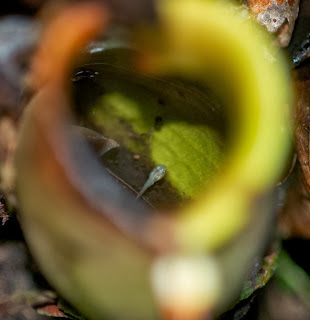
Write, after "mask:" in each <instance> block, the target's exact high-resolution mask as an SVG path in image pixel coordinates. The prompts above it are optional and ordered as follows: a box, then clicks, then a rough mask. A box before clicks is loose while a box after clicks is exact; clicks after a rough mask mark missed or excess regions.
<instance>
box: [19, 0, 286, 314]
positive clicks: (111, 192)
mask: <svg viewBox="0 0 310 320" xmlns="http://www.w3.org/2000/svg"><path fill="white" fill-rule="evenodd" d="M157 5H158V6H157V13H158V22H157V25H154V24H153V25H150V26H149V27H146V26H144V27H143V28H141V26H139V28H138V27H137V28H133V29H132V31H131V32H132V34H133V35H134V38H135V41H134V46H135V47H137V48H138V49H139V50H138V51H139V55H138V56H137V57H136V62H135V63H136V68H137V70H138V71H137V72H139V73H140V74H143V75H147V76H150V77H159V78H160V77H169V76H170V75H179V76H181V77H183V78H187V79H189V80H190V81H191V80H193V79H195V81H199V82H201V83H203V84H204V85H205V86H207V87H208V88H211V89H212V91H213V92H215V93H216V95H217V96H219V97H220V99H221V101H223V102H224V106H225V112H226V115H228V117H227V118H228V127H229V131H228V144H227V145H228V147H229V150H228V152H227V155H225V161H224V164H223V167H222V169H221V172H220V173H218V174H217V176H216V179H215V180H213V181H212V185H211V186H210V185H209V186H208V187H207V188H205V190H204V191H202V192H201V193H200V194H199V196H198V197H197V200H195V201H193V202H191V203H190V204H189V205H185V206H184V207H183V208H181V209H180V208H179V209H177V210H176V211H177V212H174V214H173V215H165V214H164V213H163V212H160V211H159V212H156V214H155V213H154V210H153V209H152V208H150V206H148V205H146V204H145V203H144V202H143V201H137V200H136V199H135V197H133V195H132V192H131V191H130V190H128V188H127V189H124V187H123V186H122V185H120V184H119V183H116V182H115V178H114V177H113V176H111V175H110V174H109V173H108V172H107V171H106V170H105V169H104V168H103V167H102V164H101V163H100V162H99V160H98V158H97V157H95V155H94V153H93V152H92V151H91V150H90V148H89V146H88V145H87V144H86V143H85V142H84V141H81V138H80V137H78V135H75V134H71V131H70V130H68V123H74V120H73V116H72V114H71V111H70V110H71V108H70V107H69V106H70V104H71V101H70V98H69V97H70V95H69V92H70V87H71V82H70V77H71V74H72V70H73V68H74V67H75V66H76V64H77V63H76V61H77V59H76V57H77V56H78V55H79V53H80V52H81V50H82V48H84V47H85V45H86V44H87V42H89V41H90V40H91V39H93V38H94V37H95V36H96V34H98V32H99V31H102V30H103V28H105V27H106V26H107V25H108V11H107V9H106V8H104V7H103V6H101V5H98V4H95V3H88V4H85V3H82V4H75V5H72V6H70V7H69V8H67V9H64V10H62V12H60V14H58V16H56V17H55V18H54V19H53V20H52V22H51V23H50V24H49V25H48V26H47V27H46V29H45V31H44V33H43V36H42V41H41V43H40V46H39V48H38V50H37V53H36V54H35V57H34V60H33V68H32V72H31V74H30V83H31V86H32V89H33V91H34V94H33V96H32V98H31V99H30V102H29V104H28V106H27V108H26V111H25V115H24V119H23V124H22V126H21V129H20V137H19V145H18V150H17V155H16V166H17V189H18V197H19V203H20V207H21V214H20V220H21V223H22V227H23V231H24V233H25V237H26V239H27V241H28V243H29V246H30V248H31V250H32V252H33V254H34V256H35V257H36V259H37V260H38V262H39V264H40V267H41V268H42V270H43V272H44V273H45V275H46V276H47V278H48V279H49V281H50V282H51V283H52V284H53V285H55V287H56V288H57V289H58V290H60V291H61V293H62V294H63V295H64V296H65V297H66V298H67V299H68V300H69V301H70V302H72V303H73V304H75V305H76V306H78V308H81V310H82V311H83V312H85V313H86V314H87V315H89V316H90V317H91V318H92V319H99V318H100V317H102V316H103V315H104V314H105V312H107V313H108V314H118V315H122V314H123V315H124V314H125V315H127V314H132V315H135V314H137V313H139V316H140V317H141V319H146V318H148V319H153V318H156V317H157V311H156V310H157V309H156V307H155V303H154V300H155V299H154V298H153V295H152V289H151V286H152V284H151V280H150V275H149V273H150V269H152V265H153V262H154V261H155V264H154V266H155V267H153V269H152V270H153V271H152V274H153V281H155V282H154V288H155V289H154V290H155V291H156V290H157V289H156V288H159V289H158V290H159V291H158V292H155V295H156V299H158V301H159V304H160V306H161V307H162V308H164V309H165V310H166V311H167V310H168V311H169V312H168V313H169V314H170V315H171V312H172V313H174V312H176V311H175V310H176V309H178V308H179V309H180V310H182V312H185V313H186V312H188V319H196V318H195V316H194V314H195V313H197V314H199V315H200V316H201V314H203V313H204V312H205V311H206V310H207V309H210V310H211V309H215V310H216V309H217V308H218V306H219V305H221V306H223V305H225V306H227V304H228V303H231V301H232V300H233V299H234V298H235V297H233V295H236V294H237V293H236V292H237V291H238V288H239V287H240V282H241V278H242V276H243V275H244V274H245V272H246V271H247V269H248V267H247V265H246V263H245V261H249V259H250V257H252V256H253V254H256V253H257V252H258V251H259V250H260V249H261V248H262V245H263V244H262V243H261V241H259V240H258V239H260V237H259V235H262V234H264V233H266V232H268V224H269V223H270V219H271V217H270V216H269V213H270V212H271V210H270V208H269V207H268V204H266V203H265V202H263V204H262V205H261V206H260V208H261V210H262V211H264V212H260V211H261V210H258V209H257V206H256V205H257V199H259V198H264V197H265V196H266V195H267V194H268V193H269V192H270V191H271V190H272V188H273V186H274V185H275V183H276V182H277V179H278V178H279V175H280V173H281V170H282V168H283V167H284V165H285V160H286V157H287V155H288V152H289V148H290V142H289V141H290V137H289V131H288V123H287V112H289V111H290V110H289V109H290V105H291V99H292V97H291V87H290V83H289V74H288V70H287V67H286V62H285V58H284V57H283V56H282V54H281V52H279V51H277V50H276V49H275V48H274V47H272V45H271V43H272V41H271V40H270V39H269V36H268V35H267V34H266V33H265V32H264V31H263V30H262V29H261V28H260V27H259V26H258V25H256V24H255V23H254V22H253V21H252V20H251V19H249V18H248V19H245V18H244V17H243V18H242V17H241V15H240V14H239V13H238V10H236V8H235V7H233V6H231V5H228V4H225V5H224V4H223V3H222V2H220V1H204V2H202V1H189V0H170V1H158V2H157ZM67 21H70V24H68V23H67ZM73 61H75V64H74V63H73ZM109 143H110V142H109ZM115 145H117V143H116V144H115ZM115 145H113V142H112V146H113V147H114V146H115ZM163 165H164V163H163ZM167 170H168V173H169V167H168V169H167ZM34 198H35V201H34ZM257 221H259V223H258V224H257V226H256V227H255V228H256V231H255V232H254V233H253V236H254V237H256V238H255V239H256V241H254V242H255V244H251V248H250V249H249V250H248V251H246V258H244V259H245V260H242V259H241V260H242V261H241V260H240V262H239V264H238V267H240V275H238V277H236V279H237V280H235V282H234V283H233V284H232V288H233V289H232V291H231V292H233V293H231V295H232V296H229V297H228V298H225V299H224V298H223V299H224V300H225V302H224V303H223V302H222V301H221V302H218V301H217V300H218V299H220V296H221V294H222V291H221V290H222V287H223V279H220V277H221V271H215V269H216V268H215V267H214V266H216V265H217V262H216V263H214V261H215V260H214V259H213V255H215V254H216V252H217V251H218V250H219V249H220V248H223V247H225V246H226V247H229V246H230V243H231V242H234V241H235V239H236V238H238V236H239V235H240V234H242V232H245V233H246V231H244V230H247V229H249V228H250V226H251V224H253V223H256V222H257ZM241 238H242V237H241ZM62 243H64V245H63V244H62ZM112 247H113V250H112ZM98 248H100V250H98ZM107 256H108V257H109V259H106V257H107ZM55 257H57V258H55ZM68 257H71V258H72V259H71V258H70V259H71V260H74V263H72V261H69V260H68ZM181 257H184V259H183V260H182V259H181ZM184 261H185V262H184ZM242 262H243V263H242ZM181 265H182V266H184V265H186V268H185V269H186V270H187V271H186V272H189V274H190V275H193V274H194V273H195V274H196V271H197V270H199V272H198V271H197V272H198V274H200V272H201V273H202V274H203V276H202V277H204V276H208V273H209V276H210V274H214V275H215V276H214V277H215V278H216V281H215V280H214V281H213V282H210V281H209V282H208V281H206V282H205V285H203V286H204V287H203V288H202V289H201V288H200V289H201V290H200V289H199V290H200V291H199V292H200V293H199V294H198V295H197V296H195V295H193V297H194V296H195V298H191V301H190V302H189V304H188V305H186V306H185V307H184V306H183V307H184V308H185V309H186V310H187V311H184V310H185V309H184V308H183V309H182V308H181V303H180V301H183V300H182V299H183V298H184V297H183V296H182V294H181V293H180V292H179V293H180V299H181V300H178V299H179V298H175V296H174V295H175V294H176V293H175V292H172V293H170V292H168V293H167V292H166V289H167V288H166V287H165V288H164V289H162V288H163V287H162V285H161V282H162V281H166V280H167V278H165V277H161V276H162V274H163V273H164V272H165V271H163V270H165V268H171V270H175V269H174V268H177V270H180V269H179V267H180V266H181ZM202 266H205V269H204V268H202ZM182 268H183V267H182ZM56 269H58V270H62V271H59V272H57V275H55V272H54V270H56ZM202 269H204V270H205V271H201V270H202ZM92 273H93V274H92ZM158 274H159V275H160V276H158ZM89 275H90V278H91V279H88V278H87V277H88V276H89ZM128 275H130V276H128ZM84 278H85V279H84ZM86 278H87V280H86ZM99 278H100V280H98V279H99ZM189 278H191V276H189ZM154 279H155V280H154ZM156 279H157V280H156ZM158 279H159V280H158ZM162 279H164V280H162ZM165 279H166V280H165ZM193 279H194V278H193ZM158 281H159V282H158ZM175 281H176V283H179V279H178V278H176V279H175ZM195 281H196V280H195ZM195 281H194V280H193V284H191V285H190V286H196V284H195V283H197V282H195ZM73 283H74V285H72V284H73ZM174 285H175V286H176V287H177V285H176V284H174ZM74 287H76V288H78V289H79V290H80V291H81V292H79V293H77V292H74V293H73V292H72V288H74ZM162 290H163V291H164V294H163V291H162ZM195 290H196V289H194V291H195ZM74 291H76V290H74ZM105 292H108V295H106V294H105ZM132 292H135V294H132ZM189 292H190V291H189ZM195 292H196V291H195ZM171 295H173V297H172V296H171ZM181 296H182V297H181ZM90 297H91V299H90ZM163 297H164V298H163ZM171 297H172V298H171ZM170 298H171V299H170ZM174 298H175V299H174ZM187 298H188V295H187V296H186V298H184V299H185V300H187ZM84 299H86V300H87V301H88V302H87V303H86V305H85V303H83V300H84ZM189 300H190V299H189ZM194 300H195V301H194ZM116 301H117V302H116ZM119 301H122V302H119ZM167 301H168V302H167ZM118 302H119V303H120V304H119V305H118ZM191 303H192V304H191ZM119 306H121V307H119ZM120 309H122V310H120ZM137 310H138V311H137ZM171 310H172V311H171ZM175 314H177V315H178V316H180V312H176V313H175ZM182 319H183V318H182Z"/></svg>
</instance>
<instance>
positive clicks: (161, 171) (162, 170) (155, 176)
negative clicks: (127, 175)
mask: <svg viewBox="0 0 310 320" xmlns="http://www.w3.org/2000/svg"><path fill="white" fill-rule="evenodd" d="M166 173H167V167H166V166H165V165H163V164H160V165H158V166H156V167H155V168H154V169H153V170H152V171H151V173H150V175H149V178H148V179H147V181H146V182H145V184H144V186H143V187H142V189H141V191H140V193H139V194H138V196H137V199H139V198H140V197H141V196H142V195H143V193H144V192H145V191H146V190H147V189H148V188H149V187H150V186H152V185H153V184H154V183H155V182H157V181H159V180H160V179H161V178H163V177H164V175H165V174H166Z"/></svg>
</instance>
